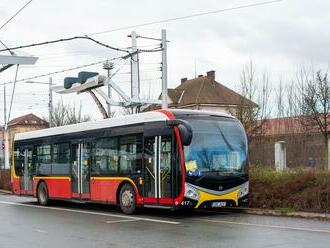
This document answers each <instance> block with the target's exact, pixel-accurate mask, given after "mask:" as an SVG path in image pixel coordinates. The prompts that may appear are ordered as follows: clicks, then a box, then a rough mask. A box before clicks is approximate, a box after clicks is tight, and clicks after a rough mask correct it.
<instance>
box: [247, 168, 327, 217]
mask: <svg viewBox="0 0 330 248" xmlns="http://www.w3.org/2000/svg"><path fill="white" fill-rule="evenodd" d="M250 189H251V196H250V197H251V198H250V206H251V207H255V208H270V209H279V210H281V209H285V210H286V211H287V210H288V209H289V210H295V211H313V212H330V172H328V171H317V170H304V169H296V170H287V171H284V172H276V171H275V170H274V169H273V168H270V167H261V166H258V167H255V166H251V167H250Z"/></svg>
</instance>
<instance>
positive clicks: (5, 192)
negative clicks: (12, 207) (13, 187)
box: [0, 189, 13, 195]
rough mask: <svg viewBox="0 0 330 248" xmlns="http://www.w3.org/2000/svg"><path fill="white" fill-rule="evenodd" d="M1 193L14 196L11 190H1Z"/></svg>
mask: <svg viewBox="0 0 330 248" xmlns="http://www.w3.org/2000/svg"><path fill="white" fill-rule="evenodd" d="M0 193H1V194H6V195H12V194H13V193H12V192H11V191H9V190H5V189H0Z"/></svg>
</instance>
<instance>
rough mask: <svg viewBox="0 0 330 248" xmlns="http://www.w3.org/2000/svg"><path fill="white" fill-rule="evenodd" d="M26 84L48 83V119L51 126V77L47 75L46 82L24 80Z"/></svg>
mask: <svg viewBox="0 0 330 248" xmlns="http://www.w3.org/2000/svg"><path fill="white" fill-rule="evenodd" d="M25 83H27V84H44V85H45V84H47V85H48V120H49V127H52V126H53V125H52V123H53V91H52V86H53V80H52V77H49V81H48V83H46V82H36V81H25Z"/></svg>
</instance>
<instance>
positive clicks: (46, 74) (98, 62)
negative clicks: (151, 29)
mask: <svg viewBox="0 0 330 248" xmlns="http://www.w3.org/2000/svg"><path fill="white" fill-rule="evenodd" d="M117 59H122V57H117V58H112V59H106V60H101V61H97V62H94V63H90V64H86V65H81V66H76V67H72V68H68V69H64V70H60V71H54V72H49V73H44V74H40V75H36V76H32V77H28V78H22V79H19V80H16V82H23V81H28V80H32V79H36V78H41V77H46V76H51V75H55V74H61V73H64V72H68V71H73V70H77V69H81V68H85V67H89V66H93V65H98V64H102V63H104V62H106V61H113V60H117ZM12 83H14V82H13V81H11V82H6V83H1V84H0V86H2V85H7V84H12Z"/></svg>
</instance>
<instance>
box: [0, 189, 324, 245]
mask: <svg viewBox="0 0 330 248" xmlns="http://www.w3.org/2000/svg"><path fill="white" fill-rule="evenodd" d="M18 247H19V248H25V247H33V248H34V247H43V248H45V247H46V248H48V247H49V248H52V247H54V248H55V247H56V248H66V247H70V248H71V247H77V248H78V247H79V248H83V247H88V248H91V247H97V248H101V247H206V248H209V247H226V248H230V247H253V248H257V247H290V248H292V247H299V248H300V247H308V248H311V247H313V248H314V247H327V248H329V247H330V222H327V221H317V220H306V219H299V218H285V217H268V216H256V215H248V214H241V213H233V212H228V211H222V212H219V211H218V212H216V213H214V212H193V213H176V212H175V213H173V212H170V211H167V210H151V209H145V210H141V211H139V213H138V214H136V215H131V216H125V215H123V214H121V213H119V212H117V211H116V209H115V208H114V207H109V206H106V205H96V204H78V203H63V202H62V203H56V204H53V205H52V206H51V207H40V206H38V205H37V203H36V200H35V199H34V198H27V197H17V196H11V195H1V194H0V248H18Z"/></svg>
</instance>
